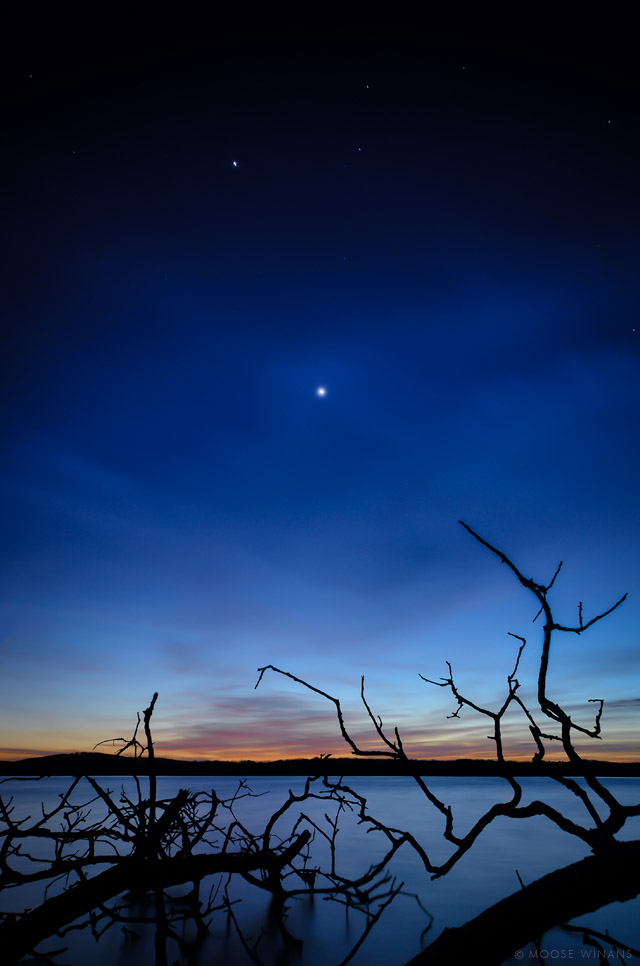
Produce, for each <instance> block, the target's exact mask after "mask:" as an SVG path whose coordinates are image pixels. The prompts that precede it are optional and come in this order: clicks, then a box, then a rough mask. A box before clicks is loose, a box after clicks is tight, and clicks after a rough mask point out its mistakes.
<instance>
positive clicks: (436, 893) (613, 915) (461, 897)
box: [0, 777, 640, 966]
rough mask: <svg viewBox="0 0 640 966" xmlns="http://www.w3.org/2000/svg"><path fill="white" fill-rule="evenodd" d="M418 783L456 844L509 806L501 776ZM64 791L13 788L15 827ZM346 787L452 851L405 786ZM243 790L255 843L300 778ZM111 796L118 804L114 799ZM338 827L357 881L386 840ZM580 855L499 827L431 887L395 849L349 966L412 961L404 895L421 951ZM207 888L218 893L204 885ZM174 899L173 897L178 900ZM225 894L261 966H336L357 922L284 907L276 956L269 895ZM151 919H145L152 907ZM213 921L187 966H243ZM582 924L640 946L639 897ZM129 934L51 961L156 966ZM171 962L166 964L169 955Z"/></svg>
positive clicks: (96, 811)
mask: <svg viewBox="0 0 640 966" xmlns="http://www.w3.org/2000/svg"><path fill="white" fill-rule="evenodd" d="M427 783H428V785H429V787H430V788H431V789H432V790H433V792H434V793H435V794H436V795H437V796H438V797H439V798H440V800H441V801H443V802H444V803H445V804H448V805H451V806H452V807H453V812H454V816H455V826H454V828H455V831H456V833H457V834H458V835H463V834H464V833H465V832H466V831H467V830H468V829H469V828H470V827H471V826H472V825H473V823H474V822H475V821H476V820H477V819H478V818H479V817H480V816H481V815H482V814H483V813H484V812H485V811H486V810H487V809H488V808H490V807H491V805H493V804H494V803H495V802H498V801H506V800H508V799H509V797H510V795H509V788H508V786H507V784H506V782H504V781H502V780H501V779H499V778H464V777H459V778H431V779H428V780H427ZM68 784H69V780H68V779H64V778H48V779H44V780H41V781H21V782H16V783H15V784H13V783H12V785H11V792H13V793H14V796H15V798H14V802H15V805H16V813H15V817H18V815H27V814H30V815H32V816H35V815H38V814H39V812H40V803H41V802H42V801H44V802H45V803H46V804H48V805H51V804H52V803H53V802H54V801H55V800H56V798H57V796H58V795H59V794H61V793H63V792H64V791H65V790H66V788H67V787H68ZM101 784H102V785H103V787H105V788H109V789H111V790H112V791H113V792H114V793H118V792H119V791H120V789H122V788H124V790H125V791H126V793H127V794H128V795H129V796H131V797H134V796H135V790H134V785H133V780H132V779H126V778H125V779H122V778H117V777H114V778H104V779H101ZM347 784H348V785H350V786H351V787H352V788H354V789H355V790H356V791H357V792H358V793H359V794H361V795H364V796H365V797H366V799H367V802H368V809H369V812H370V813H371V814H373V815H375V816H376V818H378V819H380V820H381V821H382V822H384V823H386V824H388V825H391V826H393V827H395V828H397V829H403V830H408V831H410V832H411V833H412V834H413V835H415V836H416V838H417V839H418V840H419V842H420V843H421V844H422V845H423V847H425V848H426V850H427V851H428V853H429V855H430V858H431V859H432V860H433V861H436V862H441V861H444V860H445V859H446V858H447V856H448V855H449V854H450V853H451V849H452V847H451V846H450V845H449V844H448V843H447V842H446V841H445V840H444V839H443V837H442V829H443V819H442V816H441V815H440V813H439V812H437V811H436V810H435V809H434V808H433V807H432V806H431V805H430V804H429V803H428V802H427V801H426V800H425V798H424V796H423V795H422V793H421V791H420V789H419V788H418V787H417V785H416V784H415V783H414V782H413V781H412V779H410V778H404V777H398V778H389V777H384V778H351V779H349V780H347ZM605 784H606V786H607V787H608V788H609V789H610V790H611V791H612V792H614V794H615V795H616V796H617V798H618V799H619V800H620V801H621V802H624V803H627V802H629V803H631V802H637V801H639V800H640V780H639V779H608V780H607V781H606V783H605ZM248 785H249V787H250V788H251V790H252V791H253V792H254V793H256V795H257V796H258V797H248V798H245V799H243V800H242V801H240V802H238V803H237V807H236V814H237V816H238V817H239V818H240V819H241V820H242V822H243V823H244V824H245V825H246V826H247V827H248V828H249V829H250V830H251V831H254V832H255V833H256V834H259V833H260V832H261V831H262V830H263V828H264V826H265V824H266V822H267V820H268V819H269V817H270V816H271V815H272V813H273V812H274V811H276V809H277V808H278V807H279V806H280V805H281V803H282V802H283V801H284V800H285V799H286V798H287V796H288V794H289V790H290V789H292V790H293V791H294V793H299V792H300V791H301V790H302V788H303V785H304V780H303V779H302V778H297V777H296V778H264V777H256V778H251V779H249V780H248ZM521 785H522V788H523V790H524V798H523V804H525V803H526V801H530V800H532V799H543V800H545V801H547V802H549V804H551V805H553V806H554V807H556V808H558V809H560V810H561V811H562V812H563V813H564V814H565V815H567V816H569V817H571V818H573V819H575V820H576V821H579V822H581V823H584V824H587V816H586V813H585V810H584V807H583V806H582V805H581V803H580V802H579V801H578V799H577V798H576V797H575V796H573V795H572V794H571V793H570V792H568V791H567V790H566V789H564V788H563V787H561V786H560V785H558V784H556V783H555V782H553V781H551V780H548V779H544V778H530V779H523V780H521ZM237 786H238V780H237V779H235V778H207V779H203V778H201V777H198V778H193V779H191V778H187V777H181V778H159V779H158V796H159V797H160V798H169V797H173V796H174V795H175V794H176V793H177V792H178V789H179V788H189V789H190V790H191V791H193V792H197V791H204V792H210V791H211V788H212V787H215V790H216V793H217V795H218V796H219V797H220V798H230V797H231V796H232V795H233V793H234V791H235V790H236V788H237ZM0 791H1V792H2V794H3V795H4V796H5V797H6V795H7V792H8V791H9V788H8V786H7V785H6V784H5V785H3V786H0ZM79 794H80V795H81V796H84V798H85V799H86V798H88V797H90V796H89V795H88V794H87V792H86V787H85V789H83V790H82V791H79ZM114 797H115V798H116V799H117V798H118V794H115V796H114ZM79 800H81V799H79ZM302 807H303V809H304V811H305V813H306V814H308V815H310V816H311V817H312V818H314V820H316V821H317V822H318V824H320V825H322V824H323V823H324V827H326V826H327V823H326V819H325V817H324V815H325V813H328V814H329V815H330V816H331V815H333V814H334V813H335V806H332V805H331V804H330V803H329V804H327V803H326V802H323V803H319V802H316V803H309V802H305V803H304V805H303V806H302ZM93 817H95V818H99V817H100V808H99V807H98V805H96V806H93V813H92V818H93ZM291 825H292V818H291V813H289V817H288V818H287V821H286V823H285V824H284V825H282V826H278V828H280V829H281V831H282V833H283V834H286V833H287V831H288V829H289V828H290V827H291ZM340 828H341V831H340V834H339V836H338V840H337V845H338V848H337V856H338V863H337V869H338V871H339V872H340V873H342V874H344V875H347V876H352V877H357V876H358V875H361V874H362V873H363V872H365V871H366V869H367V868H368V867H369V865H371V864H372V863H373V862H375V861H376V860H377V859H379V858H381V857H382V855H383V854H384V853H385V851H386V844H387V843H386V840H385V839H384V838H383V836H382V835H381V834H380V833H377V832H369V833H367V832H366V831H365V830H364V828H363V826H358V824H357V820H356V817H355V816H346V817H343V818H341V821H340ZM619 837H620V838H625V839H634V838H640V818H636V819H633V820H631V821H629V822H628V823H627V825H626V827H625V829H624V830H623V832H622V833H621V834H620V836H619ZM319 839H320V837H319V836H318V837H317V839H316V842H314V844H313V848H312V857H313V863H312V864H318V863H319V862H321V861H322V862H326V860H327V852H326V848H325V847H324V845H323V844H322V843H321V842H320V841H319ZM588 854H590V853H589V850H588V848H587V847H586V846H585V845H584V844H583V843H582V842H581V841H580V840H578V839H576V838H574V837H572V836H569V835H567V834H566V833H564V832H561V831H560V830H559V829H557V828H556V827H555V826H554V825H553V824H551V823H550V822H549V821H548V820H547V819H545V818H533V819H526V820H517V821H515V820H513V819H506V818H505V819H498V820H496V821H495V822H494V823H493V824H492V825H491V826H490V827H488V828H487V829H486V830H485V831H484V832H483V833H482V835H481V836H480V838H479V839H478V840H477V841H476V843H475V844H474V846H473V847H472V849H471V850H470V851H469V852H468V853H467V854H466V855H465V856H464V857H463V858H462V859H461V861H460V862H459V863H458V864H457V865H456V866H454V868H453V869H452V870H451V871H450V872H449V873H448V874H447V875H446V876H444V877H443V878H440V879H436V880H431V879H430V878H429V877H428V875H427V873H426V872H425V870H424V867H423V865H422V864H421V862H420V860H419V858H418V857H417V855H416V854H415V852H413V850H411V849H410V848H408V847H407V846H403V847H402V849H401V850H400V852H399V853H397V854H396V856H395V857H394V859H393V860H392V862H391V864H390V866H389V871H390V872H391V873H392V875H393V876H395V878H396V880H397V882H398V883H400V882H403V883H404V891H405V892H406V893H407V895H399V896H397V898H396V899H395V900H394V901H393V903H392V904H391V905H390V906H389V907H388V908H387V909H386V910H385V912H384V913H383V914H382V917H381V919H380V921H379V922H378V923H377V924H376V926H375V928H374V930H373V931H372V933H371V935H370V936H369V937H368V939H367V940H366V942H365V943H364V944H363V946H362V947H361V948H360V949H359V951H358V952H357V953H356V955H355V956H354V958H353V959H352V960H351V962H352V963H354V964H356V966H365V964H366V966H402V964H404V963H406V962H407V960H409V959H410V958H411V957H412V956H414V955H415V954H416V953H417V952H418V951H419V949H420V948H421V936H422V935H423V933H424V930H425V928H426V927H427V926H428V924H429V918H428V916H427V915H425V912H424V911H423V909H421V908H420V904H419V903H418V902H417V901H416V899H415V897H414V896H413V895H410V894H415V895H417V896H418V897H419V900H420V903H421V904H422V906H424V908H425V909H427V910H428V912H429V913H430V914H431V916H433V924H432V925H431V928H430V930H429V931H428V932H427V933H426V934H425V935H424V937H423V939H424V943H426V944H428V943H429V942H431V941H432V940H433V939H435V938H436V936H437V935H438V934H439V933H440V932H441V931H442V929H443V928H444V927H445V926H449V927H452V926H457V925H460V924H462V923H464V922H466V921H467V920H468V919H471V918H473V917H474V916H476V915H477V914H478V913H480V912H481V911H482V910H483V909H485V908H487V907H488V906H490V905H492V904H493V903H494V902H497V901H498V900H499V899H501V898H503V897H504V896H507V895H509V894H510V893H512V892H515V891H516V890H517V889H518V888H519V882H518V874H519V876H520V877H521V879H522V881H523V882H524V883H525V884H526V883H529V882H531V881H532V880H534V879H537V878H539V877H540V876H541V875H544V874H545V873H547V872H550V871H553V870H554V869H557V868H560V867H561V866H564V865H567V864H568V863H571V862H575V861H578V860H579V859H581V858H584V857H585V856H587V855H588ZM516 870H517V871H516ZM212 884H215V883H214V881H213V877H212ZM175 891H176V892H178V893H179V891H180V890H175ZM185 891H186V890H185ZM230 893H231V894H232V896H233V897H234V898H236V899H238V900H241V901H240V902H238V904H237V905H235V906H234V910H235V913H236V917H237V920H238V924H239V926H240V927H241V929H242V932H243V934H244V935H245V936H246V937H247V938H248V937H253V939H254V940H255V939H257V937H258V936H259V935H260V934H261V932H262V931H263V929H266V930H267V932H266V934H265V935H264V937H263V939H262V940H261V942H260V944H259V952H260V956H261V958H262V959H263V961H264V962H265V964H276V963H278V964H287V966H288V964H289V963H291V964H294V963H295V964H298V966H333V964H335V966H338V964H339V963H341V962H342V961H343V960H344V959H345V957H347V956H348V954H349V952H350V950H351V948H352V947H353V945H354V944H355V943H356V941H357V939H358V937H359V935H360V933H361V931H362V928H363V927H364V924H365V923H364V917H362V916H358V915H357V914H354V913H350V914H349V915H348V916H347V915H346V914H345V909H344V907H343V906H340V905H338V904H337V903H334V902H325V901H322V900H320V899H318V898H316V899H315V900H311V899H308V898H307V899H304V900H299V901H296V902H294V903H292V905H291V909H290V913H289V917H288V920H287V925H288V928H289V929H290V931H291V932H292V933H293V934H294V935H295V936H297V937H299V938H300V939H302V940H303V944H302V950H301V952H300V953H297V954H294V955H291V956H290V955H287V954H285V953H283V950H282V945H281V942H280V940H279V937H278V935H277V931H276V930H275V929H270V928H269V926H268V897H266V896H265V895H264V894H263V893H261V892H259V890H256V889H254V888H253V887H251V886H250V885H248V884H246V883H244V882H242V881H240V882H239V883H235V884H234V886H233V887H232V888H231V889H230ZM35 902H37V896H35V895H34V894H32V895H31V896H29V897H27V899H26V900H25V896H24V893H22V894H18V893H16V892H13V891H7V892H5V893H4V894H3V895H2V896H1V897H0V908H2V910H3V911H4V910H7V909H16V910H18V909H20V908H21V907H22V908H23V907H24V905H25V904H26V905H32V904H34V903H35ZM21 903H22V906H21ZM148 911H149V912H151V909H149V910H148ZM217 915H218V917H219V919H217V920H216V919H215V918H214V920H213V925H212V929H211V931H212V936H211V938H210V939H207V940H206V942H205V943H204V945H203V947H202V949H201V950H200V952H199V954H198V956H197V957H196V959H195V960H194V961H193V966H204V964H205V963H214V962H215V963H217V964H221V966H226V964H234V966H236V964H237V966H243V964H244V963H250V962H251V959H250V958H249V957H248V955H247V953H246V952H245V951H244V950H243V948H242V946H241V944H240V942H239V940H238V938H237V935H236V932H235V930H234V929H233V928H231V929H230V928H228V925H227V922H226V917H224V915H223V914H222V913H218V914H217ZM580 922H585V923H588V924H589V925H591V926H592V927H593V928H595V929H598V930H600V931H601V932H604V931H606V930H609V932H610V933H611V934H612V935H613V936H616V937H617V938H619V939H621V940H623V941H625V942H626V943H628V944H630V945H632V946H635V947H638V946H640V902H639V900H638V899H636V900H633V901H632V902H627V903H624V904H621V903H614V904H612V905H609V906H607V907H606V908H604V909H601V910H599V911H598V912H596V913H591V914H589V915H588V916H585V917H584V919H582V920H580ZM145 930H146V931H145ZM138 932H139V933H140V938H139V939H134V940H132V939H131V938H126V937H124V936H123V933H122V931H121V930H120V929H119V928H118V927H115V928H113V929H111V930H109V931H108V932H107V933H106V935H105V936H104V937H102V939H101V940H100V942H99V943H97V944H96V943H95V941H94V940H93V939H92V937H91V936H90V935H89V934H88V932H86V931H85V932H82V933H72V934H71V935H70V936H69V937H67V939H66V940H65V942H66V943H68V944H69V950H68V952H67V953H65V954H64V955H63V956H62V958H61V960H60V962H62V963H69V964H71V966H84V964H86V963H87V962H91V963H92V964H93V966H111V964H118V966H133V964H136V966H146V964H147V963H148V964H152V963H153V962H154V961H155V957H154V949H153V935H152V927H151V926H149V927H144V926H143V927H142V928H141V929H139V930H138ZM60 945H61V943H60V941H53V942H52V943H50V944H49V943H47V944H43V948H55V947H59V946H60ZM542 949H543V953H544V958H546V960H547V961H549V962H553V961H560V960H562V961H574V962H588V961H590V959H591V960H593V961H596V962H597V957H596V953H595V951H594V950H593V949H592V948H588V947H583V946H582V945H581V937H580V936H579V935H568V934H565V933H562V932H560V931H559V930H553V931H552V932H551V933H549V934H547V936H546V937H545V939H544V941H543V945H542ZM176 953H177V950H176ZM521 955H522V958H520V959H513V960H509V961H508V962H509V963H512V962H513V963H515V962H534V961H539V958H538V956H537V954H536V952H535V950H534V949H533V948H529V947H528V948H527V949H526V950H525V951H524V953H523V954H521ZM594 957H596V958H595V959H594ZM173 958H175V956H174V957H173ZM475 958H476V956H475V953H474V951H473V950H469V958H468V962H469V963H473V962H474V960H475ZM169 961H170V962H171V961H172V958H171V956H170V957H169Z"/></svg>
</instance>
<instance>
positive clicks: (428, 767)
mask: <svg viewBox="0 0 640 966" xmlns="http://www.w3.org/2000/svg"><path fill="white" fill-rule="evenodd" d="M154 765H155V768H154V771H155V773H156V775H203V776H206V775H238V776H242V777H246V776H248V775H276V776H277V775H370V776H378V775H446V776H454V775H459V776H461V777H462V776H465V777H473V778H475V777H483V776H486V777H491V776H500V775H504V774H509V775H514V776H515V775H517V776H520V777H527V776H530V777H535V776H542V775H554V774H555V775H560V774H561V775H583V774H584V773H585V772H586V771H588V772H589V773H590V774H597V775H599V776H600V777H603V778H604V777H607V776H610V777H615V778H624V777H630V778H638V777H640V762H613V761H599V760H597V759H592V760H585V761H583V762H582V763H581V764H580V765H577V766H576V765H572V764H569V763H568V762H566V761H563V762H536V763H534V762H530V761H512V762H508V763H507V764H506V765H501V764H500V763H499V762H497V761H492V760H477V759H472V758H459V759H457V760H455V761H429V760H419V759H416V760H414V761H410V762H407V763H406V764H405V763H402V762H399V761H391V760H378V761H374V760H372V759H371V758H355V757H354V758H290V759H282V760H280V761H178V760H176V759H173V758H155V759H154ZM148 773H149V760H148V758H147V757H146V756H145V757H143V758H137V759H136V758H131V757H126V758H125V757H124V755H107V754H101V753H99V752H87V753H85V752H80V753H78V754H72V755H47V756H44V757H41V758H25V759H23V760H22V761H3V762H0V775H33V776H36V777H40V776H48V775H73V776H78V775H93V776H96V775H97V776H99V775H133V774H137V775H146V774H148Z"/></svg>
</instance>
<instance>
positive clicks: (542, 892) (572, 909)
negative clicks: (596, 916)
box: [407, 841, 640, 966]
mask: <svg viewBox="0 0 640 966" xmlns="http://www.w3.org/2000/svg"><path fill="white" fill-rule="evenodd" d="M639 892H640V841H633V842H616V843H615V845H614V846H612V848H611V849H609V850H608V851H606V852H603V853H601V854H598V855H592V856H589V857H588V858H586V859H582V860H581V861H580V862H575V863H574V864H573V865H568V866H566V867H565V868H562V869H559V870H557V871H556V872H550V873H549V874H548V875H545V876H543V877H542V878H541V879H537V880H536V881H535V882H532V883H531V884H530V885H528V886H525V887H524V888H523V889H520V890H519V891H518V892H515V893H513V894H512V895H510V896H508V897H507V898H506V899H503V900H502V901H501V902H497V903H496V904H495V905H493V906H491V907H490V908H489V909H486V910H485V911H484V912H482V913H480V915H479V916H476V918H475V919H472V920H470V921H469V922H467V923H465V924H464V925H463V926H459V927H458V928H456V929H445V930H444V931H443V932H442V933H441V934H440V936H439V937H438V938H437V939H436V940H435V942H433V943H431V945H430V946H428V947H427V949H424V950H422V952H420V953H418V955H417V956H414V958H413V959H411V960H410V961H409V963H407V966H440V964H442V963H449V962H452V963H453V962H466V961H467V959H466V957H468V955H469V952H470V951H472V952H473V961H474V963H477V964H478V966H499V964H500V963H502V962H503V961H504V960H505V959H507V957H509V956H511V955H513V953H515V952H516V951H517V950H518V949H521V948H522V947H523V946H525V945H526V944H527V943H528V942H531V941H533V940H534V939H535V938H536V936H538V935H540V934H542V933H543V932H546V931H547V930H548V929H551V928H552V927H553V926H555V925H557V924H558V923H559V922H564V921H565V920H569V919H574V918H575V917H576V916H581V915H584V914H585V913H588V912H592V911H594V910H595V909H599V908H600V907H601V906H603V905H607V904H608V903H610V902H624V901H625V900H627V899H632V898H633V897H634V896H636V895H638V893H639Z"/></svg>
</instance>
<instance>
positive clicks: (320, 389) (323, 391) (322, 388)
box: [316, 386, 327, 398]
mask: <svg viewBox="0 0 640 966" xmlns="http://www.w3.org/2000/svg"><path fill="white" fill-rule="evenodd" d="M326 395H327V387H326V386H318V388H317V389H316V396H320V397H321V398H322V397H323V396H326Z"/></svg>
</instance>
